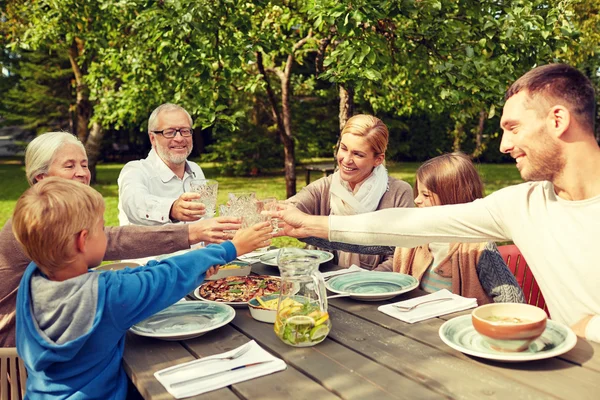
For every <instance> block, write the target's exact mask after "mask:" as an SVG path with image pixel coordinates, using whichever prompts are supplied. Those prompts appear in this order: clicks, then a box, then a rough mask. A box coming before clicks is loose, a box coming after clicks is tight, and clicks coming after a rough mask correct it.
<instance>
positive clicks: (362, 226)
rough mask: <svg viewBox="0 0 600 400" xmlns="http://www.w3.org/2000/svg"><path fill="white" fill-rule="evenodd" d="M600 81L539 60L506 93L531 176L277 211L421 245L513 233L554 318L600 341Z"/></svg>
mask: <svg viewBox="0 0 600 400" xmlns="http://www.w3.org/2000/svg"><path fill="white" fill-rule="evenodd" d="M595 119H596V100H595V95H594V88H593V86H592V84H591V82H590V81H589V79H587V78H586V77H585V76H584V75H583V74H582V73H581V72H579V71H577V70H576V69H574V68H572V67H570V66H568V65H564V64H550V65H545V66H541V67H537V68H535V69H533V70H531V71H529V72H528V73H526V74H525V75H523V76H522V77H521V78H519V79H518V80H517V81H516V82H515V83H514V84H513V85H512V86H511V87H510V88H509V90H508V92H507V93H506V104H505V105H504V110H503V113H502V119H501V123H500V125H501V128H502V130H503V136H502V143H501V145H500V150H501V151H502V152H504V153H507V154H510V155H511V156H512V157H513V158H514V159H515V160H516V165H517V168H518V170H519V172H520V173H521V177H522V178H523V179H524V180H526V181H529V182H527V183H523V184H520V185H515V186H510V187H506V188H504V189H501V190H498V191H497V192H495V193H493V194H491V195H489V196H487V197H486V198H484V199H480V200H476V201H474V202H472V203H468V204H459V205H449V206H439V207H428V208H417V209H411V208H393V209H386V210H381V211H376V212H374V213H367V214H360V215H354V216H335V215H333V216H329V217H318V216H307V215H304V214H302V213H301V212H300V211H298V210H296V209H289V210H285V211H281V212H279V213H275V214H276V216H278V217H279V218H282V219H283V220H284V221H285V222H286V223H287V225H286V226H285V228H284V229H285V233H286V234H288V235H291V236H296V237H307V236H315V237H320V238H329V239H330V240H333V241H337V242H347V243H354V244H369V245H372V244H379V245H392V246H398V247H415V246H418V245H422V244H425V243H429V242H481V241H485V240H494V241H506V240H512V241H513V242H514V243H515V244H516V245H517V246H518V247H519V249H520V250H521V252H522V253H523V255H524V257H525V259H526V260H527V262H528V263H529V266H530V267H531V270H532V271H533V274H534V276H535V278H536V280H537V282H538V283H539V286H540V288H541V289H542V292H543V293H544V297H545V298H546V302H547V304H548V309H549V310H550V314H551V315H552V319H554V320H557V321H560V322H563V323H565V324H567V325H569V326H571V327H572V328H573V330H574V331H575V333H576V334H577V335H579V336H584V337H586V338H587V339H589V340H592V341H595V342H600V291H598V282H600V267H599V266H598V252H597V251H596V247H597V238H598V237H600V224H599V223H598V220H600V148H599V147H598V143H597V142H596V139H595V137H594V124H595Z"/></svg>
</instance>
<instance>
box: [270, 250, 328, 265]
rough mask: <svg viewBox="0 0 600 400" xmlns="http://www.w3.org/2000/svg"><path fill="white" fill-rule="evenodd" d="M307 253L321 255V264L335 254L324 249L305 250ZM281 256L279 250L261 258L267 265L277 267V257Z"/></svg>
mask: <svg viewBox="0 0 600 400" xmlns="http://www.w3.org/2000/svg"><path fill="white" fill-rule="evenodd" d="M304 251H305V252H306V253H307V254H311V255H315V256H317V257H319V264H323V263H325V262H327V261H330V260H332V259H333V254H331V253H329V252H327V251H323V250H304ZM278 256H279V252H278V251H275V252H269V253H267V254H265V255H264V256H262V257H261V258H260V259H259V260H260V262H261V263H263V264H265V265H270V266H271V267H277V257H278Z"/></svg>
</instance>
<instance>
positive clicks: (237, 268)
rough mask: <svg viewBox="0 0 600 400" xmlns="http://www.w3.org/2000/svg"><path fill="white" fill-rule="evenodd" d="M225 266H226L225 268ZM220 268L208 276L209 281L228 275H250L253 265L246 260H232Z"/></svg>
mask: <svg viewBox="0 0 600 400" xmlns="http://www.w3.org/2000/svg"><path fill="white" fill-rule="evenodd" d="M223 267H225V268H223ZM223 267H221V268H219V271H218V272H217V273H216V274H214V275H213V276H211V277H210V278H206V280H207V281H216V280H217V279H221V278H225V277H228V276H248V275H249V274H250V272H251V271H252V266H251V265H250V264H248V263H247V262H244V261H232V262H230V263H228V264H225V265H224V266H223Z"/></svg>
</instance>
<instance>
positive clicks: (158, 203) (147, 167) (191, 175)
mask: <svg viewBox="0 0 600 400" xmlns="http://www.w3.org/2000/svg"><path fill="white" fill-rule="evenodd" d="M195 178H197V179H204V173H203V172H202V169H201V168H200V166H198V164H196V163H194V162H191V161H186V166H185V173H184V175H183V179H180V178H179V177H178V176H177V175H175V173H174V172H173V171H171V169H170V168H169V167H168V166H167V164H165V163H164V161H163V160H161V159H160V157H159V156H158V154H156V152H155V151H154V149H152V150H150V153H148V157H147V158H145V159H143V160H137V161H130V162H128V163H127V164H125V166H124V167H123V169H122V170H121V173H120V174H119V179H118V180H117V184H118V186H119V224H120V225H163V224H166V223H169V222H172V221H171V220H170V218H169V212H170V211H171V205H172V204H173V202H174V201H175V200H177V199H178V198H179V196H181V195H182V194H183V193H184V192H186V191H188V190H189V185H190V180H191V179H195Z"/></svg>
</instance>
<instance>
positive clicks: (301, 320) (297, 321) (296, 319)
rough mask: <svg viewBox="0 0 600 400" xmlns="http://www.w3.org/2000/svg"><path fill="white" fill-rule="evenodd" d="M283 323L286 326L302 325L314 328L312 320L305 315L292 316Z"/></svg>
mask: <svg viewBox="0 0 600 400" xmlns="http://www.w3.org/2000/svg"><path fill="white" fill-rule="evenodd" d="M285 322H286V324H289V325H296V326H302V325H310V326H314V325H315V320H314V318H311V317H309V316H306V315H294V316H293V317H289V318H288V319H287V320H286V321H285Z"/></svg>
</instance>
